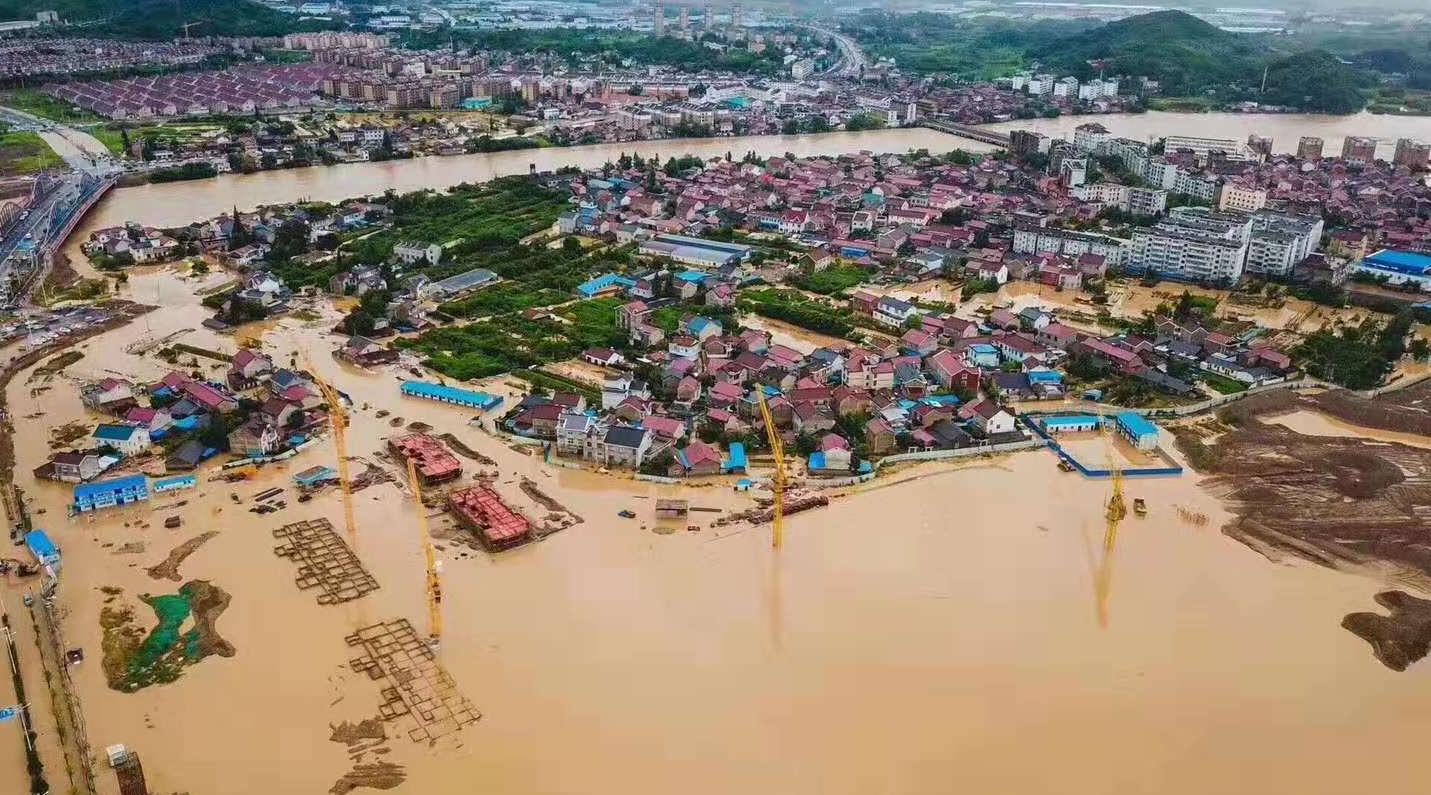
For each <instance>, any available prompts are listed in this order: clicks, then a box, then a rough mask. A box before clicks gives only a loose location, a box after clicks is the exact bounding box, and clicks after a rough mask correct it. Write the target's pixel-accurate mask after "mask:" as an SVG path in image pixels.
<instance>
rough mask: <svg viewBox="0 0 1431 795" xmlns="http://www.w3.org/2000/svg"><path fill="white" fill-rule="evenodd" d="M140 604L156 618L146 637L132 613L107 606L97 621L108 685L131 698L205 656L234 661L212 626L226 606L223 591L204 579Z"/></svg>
mask: <svg viewBox="0 0 1431 795" xmlns="http://www.w3.org/2000/svg"><path fill="white" fill-rule="evenodd" d="M139 600H140V601H141V602H143V603H144V604H145V605H146V606H148V607H149V609H150V610H151V611H153V613H154V618H155V621H156V624H155V626H154V627H153V628H152V629H150V630H149V631H148V632H145V631H144V630H143V629H141V628H140V626H139V620H138V618H137V617H136V615H135V608H133V607H130V606H128V605H119V606H106V607H105V608H104V609H103V610H102V611H101V612H100V617H99V624H100V628H101V629H102V630H103V632H104V641H103V662H102V663H101V665H102V667H103V668H104V677H105V680H106V681H107V682H108V683H109V686H110V687H111V688H113V689H115V690H118V691H120V692H124V693H133V692H136V691H138V690H142V689H144V688H146V687H149V686H150V685H157V684H167V683H169V682H172V681H174V680H176V679H178V678H179V676H180V675H181V674H182V673H183V670H184V668H186V667H188V666H190V665H195V664H197V663H199V662H200V661H202V660H204V659H205V658H207V657H211V656H214V655H217V656H219V657H232V656H233V655H234V653H235V652H234V647H233V645H232V644H230V643H229V642H228V641H226V640H224V639H223V638H222V637H220V636H219V634H218V630H217V628H216V627H215V624H216V622H217V621H218V619H219V616H220V615H222V614H223V612H224V610H226V609H227V608H228V606H229V601H230V597H229V595H228V593H227V592H225V591H224V590H223V589H222V588H219V587H218V586H216V585H213V584H212V583H209V582H207V581H205V580H191V581H189V582H187V583H184V585H182V586H180V588H179V592H178V593H174V594H159V595H153V594H145V595H143V596H140V597H139Z"/></svg>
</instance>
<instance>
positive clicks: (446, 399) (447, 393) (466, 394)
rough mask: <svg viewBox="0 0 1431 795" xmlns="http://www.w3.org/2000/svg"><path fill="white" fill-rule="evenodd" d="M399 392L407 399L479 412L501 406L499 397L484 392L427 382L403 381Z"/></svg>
mask: <svg viewBox="0 0 1431 795" xmlns="http://www.w3.org/2000/svg"><path fill="white" fill-rule="evenodd" d="M401 390H402V393H403V394H404V395H406V396H407V397H416V398H424V399H426V400H435V401H437V402H439V403H451V404H453V405H455V406H466V407H467V408H472V409H478V410H480V411H490V410H492V409H495V408H497V407H498V406H500V405H502V398H501V396H500V395H489V394H487V393H486V392H476V391H473V390H471V389H458V388H457V387H453V386H444V385H443V384H432V383H428V382H427V381H404V382H402V387H401Z"/></svg>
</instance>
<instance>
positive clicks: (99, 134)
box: [85, 127, 126, 155]
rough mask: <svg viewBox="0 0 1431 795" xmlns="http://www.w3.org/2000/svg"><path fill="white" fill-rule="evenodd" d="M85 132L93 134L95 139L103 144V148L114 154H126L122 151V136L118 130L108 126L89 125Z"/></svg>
mask: <svg viewBox="0 0 1431 795" xmlns="http://www.w3.org/2000/svg"><path fill="white" fill-rule="evenodd" d="M85 132H87V133H89V134H90V135H93V136H94V137H95V139H96V140H98V141H99V142H100V143H102V144H104V148H105V149H108V150H109V151H110V152H111V153H113V154H116V155H123V154H126V153H125V151H124V138H123V136H121V135H120V134H119V130H115V129H111V128H109V127H91V128H89V129H88V130H85Z"/></svg>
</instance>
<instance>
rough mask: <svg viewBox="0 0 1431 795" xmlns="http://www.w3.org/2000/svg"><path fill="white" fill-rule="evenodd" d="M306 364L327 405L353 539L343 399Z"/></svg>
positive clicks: (345, 517)
mask: <svg viewBox="0 0 1431 795" xmlns="http://www.w3.org/2000/svg"><path fill="white" fill-rule="evenodd" d="M304 359H305V360H306V359H307V357H306V356H305V357H304ZM306 363H307V364H308V373H309V375H312V376H313V383H315V384H317V385H318V391H319V392H322V393H323V401H324V402H326V403H327V404H328V421H329V423H330V424H331V425H332V427H333V447H334V448H335V449H336V451H337V453H338V488H339V489H340V490H342V492H343V523H344V526H345V528H346V529H347V531H348V538H349V539H354V538H356V537H357V534H358V523H357V520H356V519H354V517H353V487H352V482H353V481H352V479H351V478H350V477H349V474H348V409H347V408H346V407H345V406H344V405H343V398H342V396H341V395H339V394H338V390H336V389H334V388H333V385H332V384H329V383H328V382H327V381H325V380H323V379H322V378H321V377H320V376H319V375H318V373H317V372H315V371H314V369H313V363H312V362H306Z"/></svg>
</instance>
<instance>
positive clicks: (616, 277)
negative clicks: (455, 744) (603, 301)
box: [576, 273, 636, 298]
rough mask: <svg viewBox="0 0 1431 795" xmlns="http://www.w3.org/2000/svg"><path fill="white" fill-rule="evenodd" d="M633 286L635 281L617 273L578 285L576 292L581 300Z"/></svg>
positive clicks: (607, 274)
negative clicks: (579, 294)
mask: <svg viewBox="0 0 1431 795" xmlns="http://www.w3.org/2000/svg"><path fill="white" fill-rule="evenodd" d="M635 286H636V282H635V281H633V280H631V279H628V278H626V277H625V276H622V275H621V274H619V273H606V274H602V275H601V276H597V277H596V278H594V279H588V280H587V281H584V282H582V283H581V284H578V285H577V286H576V291H577V292H578V293H581V297H582V298H595V297H596V296H598V295H601V294H603V293H610V292H619V291H621V290H624V289H626V288H628V287H635Z"/></svg>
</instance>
